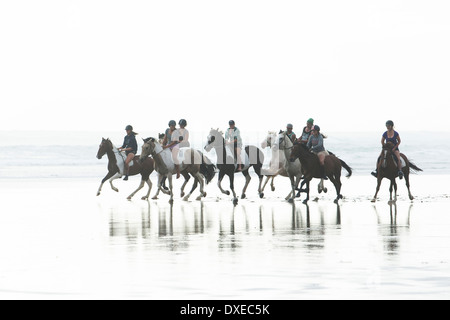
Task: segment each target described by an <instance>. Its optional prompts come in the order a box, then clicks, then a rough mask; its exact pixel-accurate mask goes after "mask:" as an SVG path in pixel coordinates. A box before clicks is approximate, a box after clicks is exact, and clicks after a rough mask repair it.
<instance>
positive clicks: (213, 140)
mask: <svg viewBox="0 0 450 320" xmlns="http://www.w3.org/2000/svg"><path fill="white" fill-rule="evenodd" d="M213 148H214V149H215V150H216V154H217V168H218V169H219V183H218V185H219V189H220V191H222V193H224V194H226V195H228V196H229V195H230V191H225V190H223V189H222V180H223V178H224V177H225V175H227V176H228V177H229V178H230V189H231V191H232V192H233V203H234V205H237V203H238V198H237V197H236V192H235V191H234V173H235V172H236V168H237V165H236V162H235V157H234V155H233V152H232V151H231V150H230V148H227V147H226V144H225V139H224V138H223V135H222V133H221V132H220V131H219V129H217V130H215V129H211V132H210V133H209V136H208V144H207V145H206V146H205V150H206V151H207V152H209V151H211V150H212V149H213ZM241 155H242V156H244V157H245V156H247V158H248V159H245V160H246V161H242V164H243V168H242V174H243V175H244V176H245V180H246V183H245V186H244V189H243V190H242V195H241V199H245V198H246V194H245V192H246V191H247V187H248V185H249V183H250V180H251V177H250V174H249V172H248V171H249V169H250V168H251V167H253V169H254V170H255V173H256V174H257V175H258V178H259V188H258V193H259V197H260V198H263V197H264V194H263V193H262V190H261V185H262V180H263V176H262V174H261V168H262V166H263V164H264V154H263V153H262V152H261V150H260V149H259V148H257V147H255V146H246V147H245V153H244V152H242V154H241ZM243 160H244V159H243Z"/></svg>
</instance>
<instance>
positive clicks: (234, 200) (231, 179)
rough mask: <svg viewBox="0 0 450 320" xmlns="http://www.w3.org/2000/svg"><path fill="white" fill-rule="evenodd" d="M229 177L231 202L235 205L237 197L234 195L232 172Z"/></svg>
mask: <svg viewBox="0 0 450 320" xmlns="http://www.w3.org/2000/svg"><path fill="white" fill-rule="evenodd" d="M229 177H230V189H231V192H233V204H234V205H235V206H236V205H237V204H238V201H239V200H238V198H237V196H236V192H235V191H234V172H233V173H231V174H229Z"/></svg>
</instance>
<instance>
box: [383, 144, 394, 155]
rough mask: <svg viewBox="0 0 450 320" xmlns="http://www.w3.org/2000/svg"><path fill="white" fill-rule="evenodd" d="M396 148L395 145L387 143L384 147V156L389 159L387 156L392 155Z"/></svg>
mask: <svg viewBox="0 0 450 320" xmlns="http://www.w3.org/2000/svg"><path fill="white" fill-rule="evenodd" d="M394 147H395V145H394V144H393V143H392V142H387V143H386V144H385V145H384V146H383V153H384V156H385V157H387V156H389V155H391V154H392V153H393V150H394Z"/></svg>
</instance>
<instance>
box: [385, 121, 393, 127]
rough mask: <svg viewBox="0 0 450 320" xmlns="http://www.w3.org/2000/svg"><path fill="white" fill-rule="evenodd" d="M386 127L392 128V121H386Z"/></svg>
mask: <svg viewBox="0 0 450 320" xmlns="http://www.w3.org/2000/svg"><path fill="white" fill-rule="evenodd" d="M386 126H394V121H392V120H388V121H387V122H386Z"/></svg>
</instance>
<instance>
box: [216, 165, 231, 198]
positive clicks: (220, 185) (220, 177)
mask: <svg viewBox="0 0 450 320" xmlns="http://www.w3.org/2000/svg"><path fill="white" fill-rule="evenodd" d="M224 177H225V173H224V172H223V171H220V172H219V182H217V186H218V187H219V189H220V191H221V192H222V193H223V194H226V195H227V196H229V195H230V191H228V190H227V191H225V190H223V188H222V180H223V178H224Z"/></svg>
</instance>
